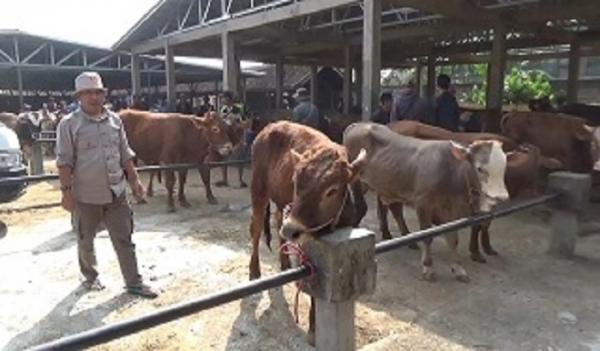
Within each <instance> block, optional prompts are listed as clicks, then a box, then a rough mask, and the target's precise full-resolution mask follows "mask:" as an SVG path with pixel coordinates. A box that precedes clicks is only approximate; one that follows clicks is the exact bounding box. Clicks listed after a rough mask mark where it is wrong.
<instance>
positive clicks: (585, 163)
mask: <svg viewBox="0 0 600 351" xmlns="http://www.w3.org/2000/svg"><path fill="white" fill-rule="evenodd" d="M598 128H600V127H595V128H594V127H590V126H588V125H586V124H585V120H583V119H581V118H578V117H574V116H567V115H562V114H554V113H547V112H511V113H508V114H506V115H505V116H504V118H503V119H502V134H504V135H506V136H508V137H509V138H511V139H513V140H515V141H516V142H517V143H530V144H533V145H535V146H537V147H539V148H540V150H541V151H542V154H543V155H544V156H547V157H552V158H555V159H557V160H559V161H560V162H562V164H563V165H564V168H565V169H566V170H568V171H572V172H577V173H589V172H590V171H591V170H592V169H594V168H597V169H600V153H598V152H597V151H595V150H598V149H599V148H600V132H599V129H598Z"/></svg>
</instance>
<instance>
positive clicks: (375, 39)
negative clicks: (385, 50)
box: [362, 0, 381, 121]
mask: <svg viewBox="0 0 600 351" xmlns="http://www.w3.org/2000/svg"><path fill="white" fill-rule="evenodd" d="M363 14H364V15H363V43H362V46H363V52H362V64H363V67H362V69H363V86H362V119H363V121H370V120H371V116H372V115H373V113H374V112H375V110H376V109H377V105H378V103H377V102H378V100H379V90H380V89H381V1H380V0H365V1H364V3H363Z"/></svg>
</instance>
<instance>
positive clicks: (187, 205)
mask: <svg viewBox="0 0 600 351" xmlns="http://www.w3.org/2000/svg"><path fill="white" fill-rule="evenodd" d="M179 204H180V205H181V207H184V208H190V207H192V205H191V204H190V203H189V202H187V200H180V201H179Z"/></svg>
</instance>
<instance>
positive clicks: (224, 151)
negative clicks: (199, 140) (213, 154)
mask: <svg viewBox="0 0 600 351" xmlns="http://www.w3.org/2000/svg"><path fill="white" fill-rule="evenodd" d="M232 151H233V145H232V144H231V143H225V144H223V145H222V146H220V147H219V148H217V153H218V154H219V155H221V156H223V157H227V156H229V155H231V152H232Z"/></svg>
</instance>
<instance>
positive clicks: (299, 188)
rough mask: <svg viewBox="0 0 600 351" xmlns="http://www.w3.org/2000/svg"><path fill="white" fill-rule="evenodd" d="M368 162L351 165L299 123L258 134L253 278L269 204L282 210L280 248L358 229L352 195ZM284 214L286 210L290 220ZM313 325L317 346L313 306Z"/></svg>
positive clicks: (343, 153) (254, 171)
mask: <svg viewBox="0 0 600 351" xmlns="http://www.w3.org/2000/svg"><path fill="white" fill-rule="evenodd" d="M365 157H366V155H365V154H364V152H363V153H360V154H359V155H358V156H357V157H356V158H355V159H354V161H353V162H350V161H349V159H348V155H347V153H346V149H345V148H344V147H343V146H341V145H339V144H336V143H334V142H332V141H331V140H329V138H328V137H327V136H325V135H324V134H323V133H321V132H319V131H317V130H315V129H313V128H310V127H306V126H303V125H300V124H297V123H292V122H287V121H282V122H276V123H272V124H270V125H268V126H267V127H266V128H265V129H263V130H262V131H261V132H260V133H259V134H258V136H257V137H256V140H255V141H254V144H253V146H252V184H251V193H252V218H251V222H250V234H251V237H252V256H251V259H250V279H255V278H258V277H260V263H259V257H258V244H259V241H260V236H261V232H262V231H263V226H264V219H265V214H266V210H267V205H268V203H269V201H273V202H274V203H275V205H276V206H277V214H276V218H277V227H278V232H279V233H280V244H281V243H282V242H281V240H282V239H283V238H285V239H287V240H292V241H297V240H305V239H309V238H310V237H312V236H320V235H323V234H326V233H328V232H330V231H331V230H333V229H334V228H336V227H342V226H348V225H352V226H354V225H356V224H357V222H356V217H357V216H356V214H355V210H354V204H353V203H352V198H353V196H351V195H349V192H350V184H351V183H352V182H353V181H354V180H355V179H357V177H358V174H359V172H360V170H361V168H362V165H363V164H364V160H365ZM284 209H287V210H286V213H287V215H286V218H285V219H284V218H283V211H284ZM279 228H280V231H279ZM268 242H269V238H267V243H268ZM279 257H280V262H281V268H282V269H285V268H287V267H288V266H289V260H288V258H287V257H286V256H285V255H283V254H282V253H281V251H280V256H279ZM311 302H312V301H311ZM309 324H310V325H309V340H310V341H311V342H312V341H313V340H314V303H311V310H310V323H309Z"/></svg>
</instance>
